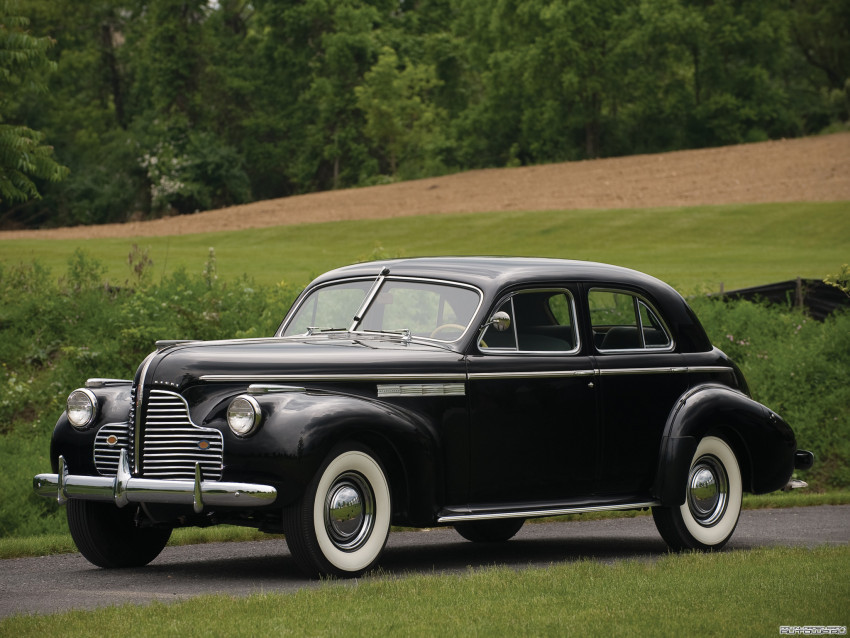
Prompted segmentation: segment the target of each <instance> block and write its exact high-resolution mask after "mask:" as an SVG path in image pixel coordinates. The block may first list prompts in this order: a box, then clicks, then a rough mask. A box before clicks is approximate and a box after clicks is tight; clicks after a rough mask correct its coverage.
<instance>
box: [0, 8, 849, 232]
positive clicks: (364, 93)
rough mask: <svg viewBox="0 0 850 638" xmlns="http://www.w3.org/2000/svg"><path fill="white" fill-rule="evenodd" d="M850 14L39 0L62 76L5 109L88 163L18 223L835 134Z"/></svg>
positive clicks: (842, 102)
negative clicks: (488, 169)
mask: <svg viewBox="0 0 850 638" xmlns="http://www.w3.org/2000/svg"><path fill="white" fill-rule="evenodd" d="M6 4H7V3H6V2H4V6H5V5H6ZM849 6H850V5H848V4H847V3H846V2H844V1H843V0H820V1H817V2H815V1H814V0H795V1H793V2H789V1H788V0H764V1H761V2H745V1H742V0H716V1H715V2H710V3H704V2H696V1H694V0H568V1H565V2H562V1H558V2H552V1H551V0H486V1H482V0H457V1H449V0H417V1H412V0H402V1H400V2H399V1H396V0H302V1H297V2H296V1H293V0H286V1H282V0H218V1H217V2H208V1H207V0H98V1H97V2H84V3H82V2H79V1H78V0H26V1H25V2H23V1H22V2H21V3H20V7H21V11H22V12H23V13H24V14H25V15H26V18H28V19H29V21H30V23H29V31H30V33H32V34H34V35H33V37H32V38H31V40H33V41H37V42H47V40H46V38H48V37H49V38H52V40H53V41H55V42H56V45H55V46H54V47H53V48H52V49H51V51H50V52H49V55H50V56H51V58H53V59H54V60H55V63H56V65H57V68H58V72H55V73H53V74H52V75H50V76H49V78H48V76H47V71H48V69H45V70H43V71H42V77H41V79H42V80H43V81H45V82H47V81H48V80H49V85H48V88H49V93H47V94H36V93H34V91H33V89H32V88H31V87H28V86H18V87H15V88H16V90H14V91H13V93H12V94H11V95H4V99H3V102H2V105H0V108H2V111H0V112H1V113H2V117H3V118H4V119H6V120H9V121H16V122H20V123H22V124H23V125H26V126H28V127H32V128H33V129H35V130H38V131H42V132H43V133H44V134H45V135H46V136H47V139H48V140H49V141H50V143H51V144H54V145H55V147H56V153H55V155H56V158H57V159H58V160H59V161H60V162H61V163H62V164H64V165H67V166H69V167H70V168H71V174H70V176H69V177H68V178H67V179H66V180H64V181H63V182H61V183H57V184H54V183H46V182H45V180H44V179H43V178H44V177H45V176H44V175H41V176H37V177H38V179H36V181H35V183H36V184H37V185H38V188H39V190H41V191H42V192H43V194H44V195H45V196H44V198H43V199H42V200H40V201H37V202H31V203H29V204H26V205H22V204H19V203H13V202H3V203H2V204H0V206H2V208H0V226H3V225H5V226H13V225H30V226H38V225H60V224H76V223H99V222H106V221H124V220H126V219H128V218H130V217H133V216H139V215H141V216H147V215H156V214H162V213H169V212H182V213H185V212H192V211H194V210H198V209H206V208H210V207H220V206H224V205H228V204H234V203H240V202H244V201H248V200H255V199H265V198H269V197H276V196H284V195H288V194H293V193H301V192H309V191H316V190H323V189H330V188H338V187H345V186H354V185H363V184H374V183H380V182H382V181H386V180H395V179H400V178H401V179H405V178H414V177H421V176H428V175H436V174H441V173H446V172H451V171H460V170H466V169H472V168H480V167H490V166H505V165H518V164H534V163H541V162H552V161H563V160H576V159H582V158H587V157H597V156H612V155H623V154H631V153H643V152H653V151H664V150H671V149H679V148H692V147H704V146H712V145H722V144H732V143H737V142H746V141H755V140H763V139H767V138H778V137H793V136H799V135H805V134H811V133H814V132H819V131H821V130H823V129H825V128H827V127H829V126H831V125H837V126H841V123H842V122H846V121H847V120H848V109H849V108H850V85H848V78H850V26H849V25H850V9H849V8H848V7H849ZM32 143H33V144H40V143H41V142H38V141H35V140H34V141H33V142H32ZM41 148H43V147H41Z"/></svg>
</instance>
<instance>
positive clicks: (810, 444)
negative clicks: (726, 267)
mask: <svg viewBox="0 0 850 638" xmlns="http://www.w3.org/2000/svg"><path fill="white" fill-rule="evenodd" d="M693 305H694V307H695V310H696V312H697V314H698V315H699V317H700V320H701V321H702V323H703V325H704V326H705V328H706V330H707V331H708V333H709V337H711V340H712V343H714V345H716V346H717V347H719V348H721V349H722V350H723V351H724V352H726V353H727V354H728V355H729V356H730V357H732V359H733V360H734V361H735V362H736V363H737V364H738V365H739V366H740V367H741V370H742V371H743V373H744V376H745V377H746V379H747V381H748V383H749V385H750V391H751V392H752V394H753V398H755V399H756V400H757V401H760V402H761V403H764V404H765V405H767V406H768V407H770V408H771V409H773V410H775V411H776V412H777V413H779V414H780V415H781V416H782V417H783V418H785V420H786V421H788V423H790V425H791V427H792V428H793V429H794V433H795V434H796V436H797V445H798V446H799V447H801V448H804V449H808V450H811V451H813V452H814V453H815V466H814V467H813V468H812V470H811V471H809V472H807V473H806V474H807V475H808V476H807V477H806V479H807V480H809V481H810V482H811V483H812V485H813V486H816V487H838V486H847V485H850V431H849V430H850V313H848V312H839V313H834V314H833V315H831V316H829V317H828V318H827V319H826V320H825V321H822V322H820V321H815V320H813V319H811V318H809V317H807V316H806V315H805V313H804V312H802V311H799V310H791V309H786V308H782V307H779V306H768V305H764V304H756V303H751V302H747V301H736V302H723V301H719V300H707V299H701V300H696V301H694V302H693Z"/></svg>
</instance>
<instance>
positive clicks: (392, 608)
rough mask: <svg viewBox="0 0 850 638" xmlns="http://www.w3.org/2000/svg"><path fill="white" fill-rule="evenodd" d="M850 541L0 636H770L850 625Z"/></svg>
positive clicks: (477, 576)
mask: <svg viewBox="0 0 850 638" xmlns="http://www.w3.org/2000/svg"><path fill="white" fill-rule="evenodd" d="M848 571H850V546H846V545H844V546H839V547H819V548H816V549H813V550H808V549H802V548H770V549H757V550H751V551H732V552H719V553H713V554H681V555H675V554H670V555H667V556H664V557H662V558H660V559H658V560H656V561H648V562H645V561H638V560H633V561H624V562H615V563H613V564H605V563H602V562H598V561H591V560H581V561H577V562H572V563H563V564H555V565H552V566H550V567H548V568H545V569H523V570H511V569H508V568H503V567H500V568H489V569H480V570H472V569H470V570H468V571H466V572H464V573H460V574H449V575H414V576H403V577H384V576H381V575H377V576H373V577H368V578H364V579H360V580H359V581H356V582H355V583H351V582H346V583H333V582H329V583H326V584H323V585H321V586H319V587H318V588H316V589H302V590H299V591H298V592H297V593H295V594H277V593H265V594H257V595H253V596H250V597H248V598H232V597H229V596H224V595H218V596H203V597H200V598H194V599H192V600H189V601H186V602H180V603H174V604H167V605H166V604H161V603H154V604H152V605H149V606H144V607H136V606H121V607H111V608H107V609H103V610H99V611H74V612H68V613H62V614H55V615H50V616H17V617H10V618H7V619H4V620H0V635H2V636H15V637H16V638H26V637H27V636H36V637H38V638H42V637H43V636H52V635H57V636H59V635H61V636H97V637H100V636H105V635H110V634H111V633H114V631H115V629H116V628H117V627H122V628H124V629H125V630H129V631H130V633H131V634H132V635H133V636H135V637H138V638H143V637H145V636H153V637H157V638H159V637H160V636H181V638H190V637H192V636H203V637H206V636H210V635H216V636H248V637H251V638H254V637H256V636H305V635H306V636H319V635H321V636H369V637H372V636H432V635H463V636H468V635H471V636H488V637H489V636H550V635H551V636H676V637H679V636H772V635H779V628H780V626H782V625H786V626H787V625H794V626H799V625H839V626H845V627H846V626H847V625H848V624H850V604H848V603H850V579H848V578H847V573H848Z"/></svg>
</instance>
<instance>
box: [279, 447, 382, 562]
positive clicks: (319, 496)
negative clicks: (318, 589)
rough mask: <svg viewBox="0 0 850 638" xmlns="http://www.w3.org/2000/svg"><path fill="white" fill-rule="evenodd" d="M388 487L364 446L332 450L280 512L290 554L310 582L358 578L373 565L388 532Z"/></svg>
mask: <svg viewBox="0 0 850 638" xmlns="http://www.w3.org/2000/svg"><path fill="white" fill-rule="evenodd" d="M390 517H391V507H390V488H389V484H388V482H387V478H386V474H385V472H384V469H383V467H382V466H381V463H380V462H379V461H378V460H377V458H376V457H375V455H374V454H373V453H372V452H371V451H370V450H369V449H368V448H366V447H363V446H359V445H353V444H352V445H347V446H341V447H338V448H336V449H335V450H334V451H332V452H331V454H329V455H328V458H327V459H326V460H325V462H324V463H323V464H322V467H321V468H319V471H318V472H317V473H316V476H315V478H314V479H313V480H312V481H311V483H310V485H309V486H308V487H307V490H306V492H305V493H304V495H303V496H302V497H301V499H300V500H299V502H298V503H296V504H295V505H293V506H291V507H289V508H287V509H286V510H285V511H284V517H283V528H284V534H285V535H286V542H287V544H288V545H289V551H290V552H291V553H292V557H293V559H294V560H295V562H296V564H297V565H298V566H299V568H300V569H301V570H302V571H303V572H304V573H305V574H307V575H308V576H310V577H314V578H315V577H319V576H329V575H332V576H357V575H358V574H362V573H363V572H365V571H368V570H369V569H371V568H372V567H373V566H374V565H375V564H376V563H377V561H378V558H379V557H380V555H381V552H382V551H383V549H384V545H385V544H386V542H387V537H388V536H389V532H390Z"/></svg>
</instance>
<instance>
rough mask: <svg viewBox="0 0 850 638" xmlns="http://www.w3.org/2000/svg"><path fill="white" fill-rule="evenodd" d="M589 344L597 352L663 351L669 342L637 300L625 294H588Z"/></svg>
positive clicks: (650, 312) (655, 317)
mask: <svg viewBox="0 0 850 638" xmlns="http://www.w3.org/2000/svg"><path fill="white" fill-rule="evenodd" d="M587 299H588V305H589V306H590V320H591V324H592V328H593V341H594V344H595V345H596V349H597V350H599V351H600V352H605V351H621V350H653V349H659V350H664V349H667V348H669V347H670V346H671V345H672V343H673V340H672V339H671V338H670V335H669V334H668V332H667V330H666V329H665V327H664V324H663V323H662V322H661V320H660V319H659V318H658V314H657V313H656V312H655V311H654V310H653V309H652V308H651V307H650V306H649V304H648V303H647V302H645V301H644V300H642V299H641V298H640V297H638V296H636V295H633V294H631V293H627V292H617V291H612V290H591V291H590V292H589V293H588V296H587Z"/></svg>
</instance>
